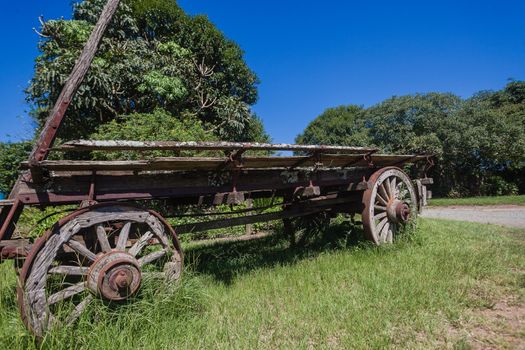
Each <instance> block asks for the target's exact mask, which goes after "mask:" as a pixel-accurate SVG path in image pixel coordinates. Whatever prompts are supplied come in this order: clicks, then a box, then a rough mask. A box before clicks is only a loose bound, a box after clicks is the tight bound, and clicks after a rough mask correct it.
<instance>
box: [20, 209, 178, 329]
mask: <svg viewBox="0 0 525 350" xmlns="http://www.w3.org/2000/svg"><path fill="white" fill-rule="evenodd" d="M181 272H182V254H181V250H180V245H179V243H178V241H177V238H176V236H175V232H174V231H173V229H172V228H171V227H170V226H169V224H167V223H166V222H165V221H164V220H163V219H162V218H161V217H160V216H159V215H158V214H156V213H155V212H152V211H148V210H144V209H138V208H135V207H131V206H125V205H100V206H94V207H92V208H86V209H81V210H79V211H77V212H75V213H73V214H71V215H69V216H68V217H66V218H64V219H63V220H61V221H60V222H59V223H57V224H56V225H55V226H54V227H53V229H51V230H50V231H49V232H48V233H47V234H46V236H44V237H42V238H41V239H40V240H39V241H38V242H36V243H35V247H34V248H33V250H32V251H31V253H30V255H29V257H28V258H27V260H26V262H25V263H24V266H23V268H22V272H21V274H20V282H19V287H18V303H19V306H20V311H21V315H22V319H23V320H24V322H25V324H26V326H27V327H28V328H29V329H30V330H31V331H32V332H33V333H34V334H35V335H37V336H42V335H43V334H44V333H45V332H46V331H47V330H48V329H50V328H51V327H53V326H55V325H57V324H58V325H60V324H64V323H71V322H73V321H74V320H75V319H77V318H78V316H79V315H80V314H81V313H82V312H83V311H84V310H85V309H86V307H87V306H88V305H89V304H90V303H91V302H92V301H93V299H94V298H101V299H103V300H106V301H109V302H116V301H122V300H126V299H129V298H132V297H133V296H134V295H136V293H137V291H138V290H139V288H140V285H141V282H142V281H143V279H145V278H163V279H165V280H168V281H172V280H177V279H178V278H179V277H180V275H181Z"/></svg>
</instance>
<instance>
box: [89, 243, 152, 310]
mask: <svg viewBox="0 0 525 350" xmlns="http://www.w3.org/2000/svg"><path fill="white" fill-rule="evenodd" d="M141 279H142V274H141V271H140V265H139V262H138V260H137V259H135V257H133V256H131V255H129V254H128V253H124V252H120V251H111V252H109V253H106V254H103V255H101V256H100V257H99V258H97V260H95V262H94V263H93V265H92V266H91V267H90V269H89V272H88V275H87V286H88V288H89V289H90V290H91V291H92V292H93V293H96V294H98V295H100V296H101V297H103V298H104V299H107V300H112V301H119V300H125V299H127V298H129V297H131V296H132V295H134V294H135V293H136V292H137V290H138V289H139V287H140V282H141Z"/></svg>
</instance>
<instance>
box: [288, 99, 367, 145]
mask: <svg viewBox="0 0 525 350" xmlns="http://www.w3.org/2000/svg"><path fill="white" fill-rule="evenodd" d="M364 112H365V110H364V109H363V107H360V106H355V105H349V106H339V107H336V108H329V109H327V110H326V111H324V112H323V114H321V115H320V116H319V117H317V118H316V119H314V120H313V121H312V122H311V123H310V124H308V126H307V127H306V129H305V130H304V132H303V133H302V134H300V135H298V136H297V137H296V139H295V141H296V142H297V143H299V144H325V145H358V146H369V145H371V143H372V139H371V138H370V135H369V129H368V128H367V127H366V119H365V117H364Z"/></svg>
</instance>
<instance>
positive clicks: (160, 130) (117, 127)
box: [91, 108, 217, 160]
mask: <svg viewBox="0 0 525 350" xmlns="http://www.w3.org/2000/svg"><path fill="white" fill-rule="evenodd" d="M159 125H162V127H159ZM91 138H92V139H96V140H123V139H126V138H129V139H130V140H135V141H148V140H152V139H153V140H156V141H216V140H217V138H216V136H215V135H213V133H210V132H206V131H205V130H204V129H203V127H202V122H201V121H200V120H199V119H198V118H196V117H195V116H194V115H191V114H188V115H186V116H184V117H182V118H174V117H173V116H172V115H171V114H169V113H168V112H166V111H165V110H163V109H160V108H158V109H156V110H154V111H153V112H151V113H134V114H130V115H126V116H122V117H120V118H118V119H114V120H112V121H110V122H109V123H106V124H102V125H101V126H99V127H98V128H97V130H96V132H95V133H93V134H92V135H91ZM174 155H177V156H179V155H180V156H193V155H202V154H198V153H195V152H189V151H183V152H181V153H175V152H169V151H150V152H146V153H144V152H132V151H121V152H93V158H94V159H99V160H110V159H121V160H133V159H142V158H144V157H149V158H153V157H167V156H174Z"/></svg>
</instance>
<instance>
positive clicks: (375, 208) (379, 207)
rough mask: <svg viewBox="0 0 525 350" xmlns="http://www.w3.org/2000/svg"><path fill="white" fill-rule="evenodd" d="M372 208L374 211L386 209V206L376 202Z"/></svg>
mask: <svg viewBox="0 0 525 350" xmlns="http://www.w3.org/2000/svg"><path fill="white" fill-rule="evenodd" d="M374 210H376V211H386V207H384V206H382V205H377V204H376V205H374Z"/></svg>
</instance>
